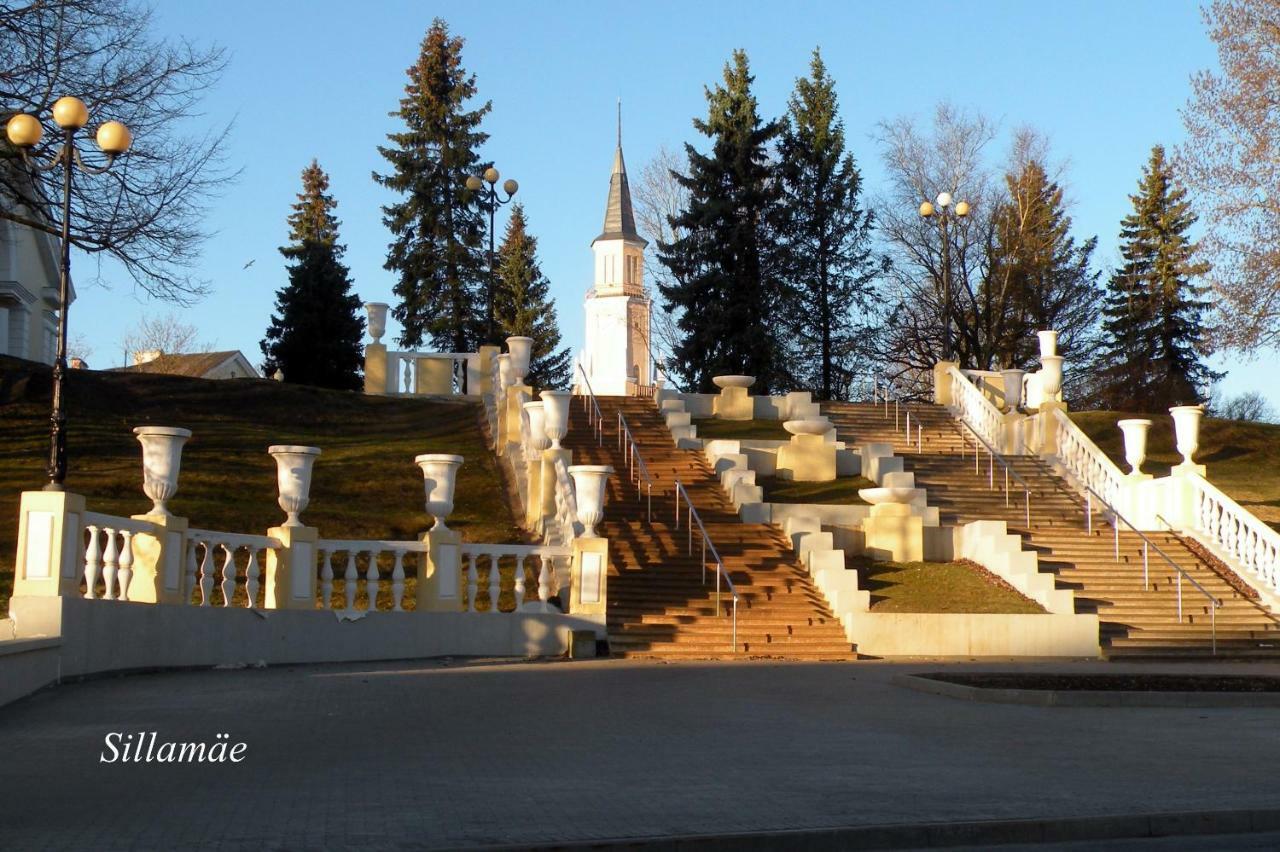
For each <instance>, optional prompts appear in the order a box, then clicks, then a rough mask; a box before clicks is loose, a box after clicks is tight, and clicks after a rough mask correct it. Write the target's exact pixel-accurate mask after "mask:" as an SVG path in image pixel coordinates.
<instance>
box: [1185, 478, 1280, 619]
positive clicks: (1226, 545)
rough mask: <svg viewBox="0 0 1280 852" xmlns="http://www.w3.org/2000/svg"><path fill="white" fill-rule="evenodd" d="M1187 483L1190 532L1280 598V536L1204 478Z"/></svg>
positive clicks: (1190, 479)
mask: <svg viewBox="0 0 1280 852" xmlns="http://www.w3.org/2000/svg"><path fill="white" fill-rule="evenodd" d="M1186 479H1187V480H1188V484H1189V485H1190V488H1191V515H1190V518H1189V520H1190V524H1189V525H1188V526H1189V532H1191V533H1192V535H1193V536H1194V537H1195V538H1197V539H1199V540H1200V541H1201V542H1202V543H1203V544H1207V545H1209V546H1210V547H1211V548H1212V549H1214V550H1217V551H1218V552H1219V553H1220V554H1222V555H1223V556H1225V557H1226V559H1227V560H1228V562H1230V563H1232V565H1233V567H1235V568H1237V569H1242V570H1243V572H1244V573H1245V574H1246V575H1248V576H1252V577H1253V578H1256V579H1257V580H1258V581H1259V582H1260V583H1261V584H1262V587H1263V588H1264V589H1266V590H1269V591H1270V592H1272V593H1273V594H1280V533H1277V532H1276V531H1275V530H1273V529H1272V528H1271V527H1269V526H1267V525H1266V524H1265V523H1263V522H1262V521H1261V520H1260V519H1259V518H1258V517H1257V516H1256V515H1254V514H1253V513H1252V512H1250V511H1249V510H1247V509H1245V508H1244V507H1243V506H1241V505H1240V504H1239V503H1237V502H1236V501H1235V500H1232V499H1231V498H1230V497H1228V496H1227V495H1226V494H1223V493H1222V492H1221V491H1220V490H1218V489H1217V488H1215V487H1214V486H1213V485H1211V484H1210V483H1209V482H1208V481H1206V480H1205V479H1204V478H1203V477H1201V476H1196V475H1189V476H1187V477H1186Z"/></svg>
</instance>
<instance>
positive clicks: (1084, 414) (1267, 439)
mask: <svg viewBox="0 0 1280 852" xmlns="http://www.w3.org/2000/svg"><path fill="white" fill-rule="evenodd" d="M1126 417H1146V418H1148V419H1150V420H1151V421H1152V423H1151V431H1150V432H1149V433H1148V435H1147V461H1146V462H1145V463H1144V464H1143V466H1142V469H1143V471H1144V472H1146V473H1152V474H1155V475H1156V476H1165V475H1167V474H1168V473H1169V468H1170V467H1172V466H1173V465H1175V464H1178V463H1179V462H1180V461H1182V456H1181V455H1180V454H1179V453H1178V451H1177V449H1176V448H1175V447H1174V437H1173V418H1171V417H1170V416H1169V415H1168V414H1167V413H1166V414H1121V413H1118V412H1114V411H1073V412H1071V419H1072V420H1074V421H1075V423H1076V425H1077V426H1079V427H1080V428H1081V429H1082V430H1083V431H1084V432H1085V434H1087V435H1088V436H1089V437H1090V438H1092V439H1093V442H1094V443H1095V444H1097V445H1098V447H1099V448H1101V449H1102V451H1103V452H1105V453H1106V454H1107V455H1108V456H1110V457H1111V460H1112V461H1114V462H1115V463H1116V464H1117V465H1119V466H1120V469H1121V470H1124V471H1127V470H1128V469H1129V465H1128V464H1126V463H1125V461H1124V437H1123V436H1122V435H1121V433H1120V428H1119V427H1118V426H1116V421H1117V420H1123V419H1124V418H1126ZM1195 461H1196V462H1197V463H1199V464H1203V465H1205V466H1206V467H1207V468H1208V479H1209V481H1210V482H1212V483H1213V484H1214V485H1216V486H1218V487H1219V488H1221V489H1222V490H1223V491H1225V492H1226V493H1227V494H1229V495H1231V497H1232V498H1233V499H1234V500H1235V501H1236V502H1237V503H1239V504H1240V505H1241V506H1244V507H1245V508H1246V509H1248V510H1249V511H1251V512H1253V513H1254V514H1255V515H1257V516H1258V517H1259V518H1261V519H1262V520H1263V521H1265V522H1267V523H1268V524H1270V525H1271V527H1272V528H1274V529H1280V426H1277V425H1274V424H1270V423H1245V422H1241V421H1237V420H1218V419H1216V418H1213V417H1206V418H1204V420H1202V421H1201V423H1200V449H1199V451H1198V452H1197V453H1196V455H1195Z"/></svg>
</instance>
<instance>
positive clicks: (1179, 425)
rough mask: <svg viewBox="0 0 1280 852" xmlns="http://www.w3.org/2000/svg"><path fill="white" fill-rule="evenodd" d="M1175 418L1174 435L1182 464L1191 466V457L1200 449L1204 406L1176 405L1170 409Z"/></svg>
mask: <svg viewBox="0 0 1280 852" xmlns="http://www.w3.org/2000/svg"><path fill="white" fill-rule="evenodd" d="M1169 414H1171V415H1172V416H1173V434H1174V438H1175V440H1176V441H1177V446H1178V452H1180V453H1182V463H1183V464H1185V465H1188V466H1190V465H1191V464H1192V463H1193V462H1192V461H1191V457H1192V456H1194V455H1195V454H1196V450H1198V449H1200V418H1202V417H1204V406H1202V405H1175V406H1174V407H1173V408H1170V409H1169Z"/></svg>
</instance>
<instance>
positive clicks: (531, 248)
mask: <svg viewBox="0 0 1280 852" xmlns="http://www.w3.org/2000/svg"><path fill="white" fill-rule="evenodd" d="M496 266H497V272H498V285H497V292H496V293H495V296H494V318H495V319H496V320H497V324H498V328H499V330H500V331H501V333H502V336H503V337H504V338H506V337H512V336H519V337H532V338H533V355H532V357H531V358H530V360H529V375H528V377H527V378H526V381H527V382H528V384H529V385H530V386H531V387H535V388H547V389H555V388H564V387H567V386H568V384H569V368H570V361H569V350H568V349H564V348H561V347H560V326H559V323H558V322H557V320H556V306H555V302H553V301H552V299H551V295H550V288H549V285H548V283H547V278H546V276H545V275H543V274H542V268H541V266H539V264H538V238H537V237H535V236H533V235H532V234H530V233H529V231H528V222H527V220H526V219H525V215H524V205H522V204H515V205H513V206H512V208H511V218H510V219H508V220H507V232H506V234H505V236H504V237H503V239H502V245H501V246H500V247H499V248H498V254H497V260H496Z"/></svg>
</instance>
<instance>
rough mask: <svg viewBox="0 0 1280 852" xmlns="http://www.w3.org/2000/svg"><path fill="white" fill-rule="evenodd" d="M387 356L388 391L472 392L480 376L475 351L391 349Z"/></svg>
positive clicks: (408, 392)
mask: <svg viewBox="0 0 1280 852" xmlns="http://www.w3.org/2000/svg"><path fill="white" fill-rule="evenodd" d="M386 356H387V391H386V392H387V393H388V394H431V395H437V396H454V395H458V394H464V393H465V394H471V395H476V394H479V393H481V390H480V389H479V388H478V387H475V386H471V387H468V385H473V384H478V381H477V379H478V378H479V377H480V375H481V372H480V355H479V353H477V352H392V351H388V352H387V353H386Z"/></svg>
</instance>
